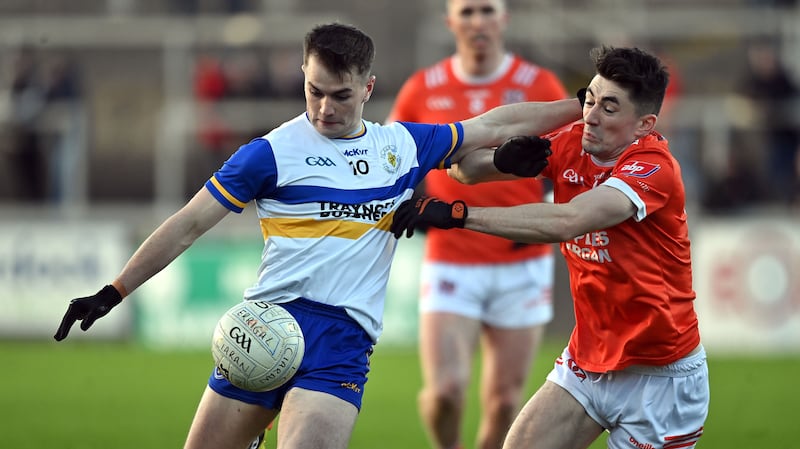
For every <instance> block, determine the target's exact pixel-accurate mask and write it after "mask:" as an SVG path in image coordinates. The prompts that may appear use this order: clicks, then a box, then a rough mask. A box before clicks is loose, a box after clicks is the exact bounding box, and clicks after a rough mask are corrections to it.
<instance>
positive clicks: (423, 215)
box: [389, 196, 467, 239]
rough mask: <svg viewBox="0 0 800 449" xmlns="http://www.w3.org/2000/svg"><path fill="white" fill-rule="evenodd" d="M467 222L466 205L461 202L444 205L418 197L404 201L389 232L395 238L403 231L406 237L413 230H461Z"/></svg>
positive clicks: (441, 202)
mask: <svg viewBox="0 0 800 449" xmlns="http://www.w3.org/2000/svg"><path fill="white" fill-rule="evenodd" d="M466 220H467V205H466V203H464V202H463V201H461V200H456V201H453V202H452V203H446V202H444V201H441V200H437V199H436V198H433V197H430V196H419V197H414V198H411V199H410V200H406V201H404V202H403V204H401V205H400V207H398V208H397V212H395V213H394V220H393V221H392V225H391V226H390V227H389V230H390V231H392V233H393V234H394V237H395V238H398V239H399V238H400V237H402V235H403V231H405V232H406V237H411V236H412V235H414V229H416V228H421V227H423V226H430V227H434V228H440V229H450V228H463V227H464V222H465V221H466Z"/></svg>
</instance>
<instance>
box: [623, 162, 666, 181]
mask: <svg viewBox="0 0 800 449" xmlns="http://www.w3.org/2000/svg"><path fill="white" fill-rule="evenodd" d="M660 168H661V165H659V164H651V163H649V162H642V161H631V162H628V163H626V164H625V165H623V166H622V168H620V169H619V173H620V174H621V175H627V176H633V177H634V178H646V177H648V176H650V175H652V174H653V173H655V172H657V171H658V169H660Z"/></svg>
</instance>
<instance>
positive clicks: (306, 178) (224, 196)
mask: <svg viewBox="0 0 800 449" xmlns="http://www.w3.org/2000/svg"><path fill="white" fill-rule="evenodd" d="M462 139H463V131H462V128H461V125H460V124H458V123H456V124H449V125H421V124H404V123H394V124H392V125H388V126H381V125H379V124H375V123H368V122H363V126H362V129H361V131H360V132H359V133H357V134H355V135H352V136H346V137H342V138H339V139H328V138H326V137H323V136H322V135H320V134H319V133H318V132H317V131H316V130H315V129H314V128H313V126H312V125H311V124H310V123H309V122H308V119H307V118H306V115H305V114H302V115H300V116H298V117H296V118H295V119H293V120H291V121H289V122H286V123H284V124H283V125H281V126H280V127H278V128H276V129H275V130H273V131H272V132H270V133H269V134H267V135H266V136H264V137H262V138H258V139H254V140H253V141H252V142H250V143H248V144H247V145H244V146H242V147H240V148H239V150H238V151H237V152H236V153H234V154H233V156H231V158H230V159H229V160H228V161H226V162H225V164H224V165H223V167H222V168H221V169H220V170H219V171H217V172H216V173H214V175H213V176H212V177H211V179H209V180H208V181H207V182H206V188H207V189H208V190H209V191H210V192H211V194H212V195H214V197H215V198H216V199H217V200H219V202H220V203H222V204H223V205H225V206H226V207H227V208H228V209H230V210H232V211H234V212H241V211H242V210H243V208H244V207H245V205H246V204H247V203H248V202H250V201H253V200H254V201H255V204H256V207H257V213H258V217H259V220H260V224H261V232H262V234H263V236H264V251H263V253H262V262H261V266H260V267H259V270H258V280H257V282H256V283H255V285H253V286H252V287H250V288H249V289H247V290H246V291H245V294H244V296H245V299H253V300H266V301H271V302H277V303H280V302H286V301H291V300H293V299H296V298H298V297H303V298H306V299H310V300H313V301H318V302H321V303H325V304H330V305H334V306H340V307H343V308H344V309H345V310H346V311H347V313H348V314H349V315H350V316H351V317H352V318H353V319H355V320H356V321H357V322H358V323H359V324H360V325H361V326H363V327H364V329H365V330H366V331H367V332H368V333H369V335H370V336H371V337H372V338H373V340H374V341H376V342H377V340H378V337H379V335H380V333H381V331H382V328H383V324H382V321H383V305H384V300H385V296H386V284H387V282H388V277H389V268H390V265H391V261H392V257H393V255H394V250H395V245H396V244H397V239H395V238H394V236H393V235H392V234H391V233H390V232H389V225H390V223H391V220H392V216H393V212H394V211H395V210H396V209H397V207H398V206H399V205H400V203H401V202H402V201H404V200H406V199H408V198H410V197H411V194H412V193H413V189H414V187H415V186H416V185H417V183H419V181H420V180H421V179H422V178H423V177H424V176H425V174H426V173H427V172H428V171H429V170H431V169H433V168H436V167H440V168H444V167H447V166H449V164H450V157H451V155H452V154H453V153H454V152H455V151H456V150H457V149H458V148H459V146H460V145H461V142H462Z"/></svg>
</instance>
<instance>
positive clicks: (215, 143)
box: [194, 50, 299, 173]
mask: <svg viewBox="0 0 800 449" xmlns="http://www.w3.org/2000/svg"><path fill="white" fill-rule="evenodd" d="M298 71H299V69H298ZM296 92H297V91H294V93H295V94H296ZM194 95H195V99H196V101H197V108H196V111H197V116H198V130H197V139H198V141H199V143H200V146H201V147H202V148H203V150H204V152H203V154H201V155H200V159H201V164H202V167H201V169H200V170H199V171H201V172H202V173H207V172H209V171H215V170H216V169H218V168H219V167H220V166H221V165H222V163H223V162H224V161H225V160H226V159H227V158H228V156H230V155H231V154H232V153H233V151H234V150H236V148H238V147H239V145H242V144H244V143H247V140H248V139H249V137H250V136H252V135H258V134H259V133H260V132H262V131H264V130H266V129H269V128H270V127H271V125H272V124H271V123H264V124H263V126H260V127H259V129H256V130H251V129H241V128H242V127H241V124H237V126H232V124H231V123H229V122H228V120H230V119H229V118H228V117H226V113H225V111H226V105H225V104H224V101H228V100H237V101H248V100H263V99H266V98H271V97H274V96H275V90H274V89H273V86H272V83H271V80H270V75H269V73H268V71H267V70H265V69H264V67H263V64H262V62H261V60H260V58H259V57H258V56H257V53H256V52H255V51H252V50H242V51H240V50H234V51H232V52H231V53H229V54H227V55H225V57H224V58H219V57H216V56H212V55H203V56H201V57H199V58H198V60H197V64H196V66H195V75H194Z"/></svg>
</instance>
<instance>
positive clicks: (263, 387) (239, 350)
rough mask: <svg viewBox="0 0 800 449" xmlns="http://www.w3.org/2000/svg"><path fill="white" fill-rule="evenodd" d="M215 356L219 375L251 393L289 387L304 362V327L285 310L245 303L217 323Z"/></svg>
mask: <svg viewBox="0 0 800 449" xmlns="http://www.w3.org/2000/svg"><path fill="white" fill-rule="evenodd" d="M211 353H212V355H213V356H214V363H215V364H216V367H217V372H218V374H221V375H222V376H224V377H225V378H226V379H228V381H229V382H230V383H232V384H233V385H235V386H237V387H239V388H241V389H243V390H248V391H269V390H274V389H275V388H278V387H280V386H281V385H283V384H285V383H286V382H287V381H289V379H291V377H292V376H293V375H294V373H296V372H297V368H299V367H300V362H302V361H303V355H304V354H305V339H304V338H303V331H302V330H301V329H300V325H299V324H298V323H297V321H295V319H294V317H293V316H292V315H291V314H290V313H289V312H287V311H286V309H284V308H283V307H281V306H279V305H277V304H272V303H268V302H264V301H243V302H241V303H239V304H236V305H235V306H233V307H231V308H230V309H228V311H227V312H225V314H224V315H222V318H220V320H219V322H218V323H217V327H216V329H215V330H214V336H213V338H212V340H211Z"/></svg>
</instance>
